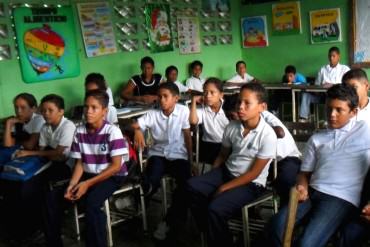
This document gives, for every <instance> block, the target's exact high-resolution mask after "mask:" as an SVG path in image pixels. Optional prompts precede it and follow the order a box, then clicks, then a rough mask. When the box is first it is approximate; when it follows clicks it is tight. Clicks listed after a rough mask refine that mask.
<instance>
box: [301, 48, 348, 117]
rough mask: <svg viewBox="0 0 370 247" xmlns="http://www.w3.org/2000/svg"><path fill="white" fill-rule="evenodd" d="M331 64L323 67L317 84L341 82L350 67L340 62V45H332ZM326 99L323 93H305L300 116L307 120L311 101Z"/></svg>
mask: <svg viewBox="0 0 370 247" xmlns="http://www.w3.org/2000/svg"><path fill="white" fill-rule="evenodd" d="M328 59H329V64H327V65H325V66H323V67H321V69H320V71H319V73H318V75H317V78H316V80H315V85H319V86H323V87H326V88H329V87H331V86H333V85H334V84H339V83H341V82H342V77H343V75H344V73H346V72H347V71H348V70H349V68H348V66H346V65H342V64H340V63H339V60H340V51H339V48H338V47H335V46H333V47H331V48H330V49H329V53H328ZM323 101H324V95H323V94H321V95H320V94H315V93H303V94H302V101H301V108H300V111H299V117H300V119H302V120H307V119H308V117H309V114H310V105H311V103H320V102H323Z"/></svg>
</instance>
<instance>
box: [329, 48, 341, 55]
mask: <svg viewBox="0 0 370 247" xmlns="http://www.w3.org/2000/svg"><path fill="white" fill-rule="evenodd" d="M332 52H336V53H337V54H340V50H339V48H338V47H336V46H333V47H331V48H330V49H329V54H330V53H332Z"/></svg>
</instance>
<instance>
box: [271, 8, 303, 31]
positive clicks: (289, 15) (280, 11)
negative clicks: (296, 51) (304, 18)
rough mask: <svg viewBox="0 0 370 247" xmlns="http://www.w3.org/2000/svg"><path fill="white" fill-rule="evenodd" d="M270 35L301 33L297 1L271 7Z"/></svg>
mask: <svg viewBox="0 0 370 247" xmlns="http://www.w3.org/2000/svg"><path fill="white" fill-rule="evenodd" d="M272 33H273V34H274V35H285V34H299V33H301V11H300V3H299V2H298V1H297V2H284V3H276V4H273V5H272Z"/></svg>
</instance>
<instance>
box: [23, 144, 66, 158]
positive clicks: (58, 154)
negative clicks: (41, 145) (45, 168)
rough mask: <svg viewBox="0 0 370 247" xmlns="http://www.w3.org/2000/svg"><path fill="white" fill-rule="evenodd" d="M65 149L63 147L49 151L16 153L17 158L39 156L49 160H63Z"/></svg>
mask: <svg viewBox="0 0 370 247" xmlns="http://www.w3.org/2000/svg"><path fill="white" fill-rule="evenodd" d="M65 149H66V147H63V146H57V147H56V148H55V149H51V150H19V151H18V152H17V153H16V156H17V157H25V156H32V155H35V156H41V157H46V158H48V159H50V160H63V159H64V158H65V156H64V154H63V153H64V150H65Z"/></svg>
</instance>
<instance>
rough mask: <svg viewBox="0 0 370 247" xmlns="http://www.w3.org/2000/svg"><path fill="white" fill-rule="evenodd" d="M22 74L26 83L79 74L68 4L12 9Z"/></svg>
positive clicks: (71, 15) (73, 31)
mask: <svg viewBox="0 0 370 247" xmlns="http://www.w3.org/2000/svg"><path fill="white" fill-rule="evenodd" d="M13 18H14V25H15V33H16V38H17V43H18V49H19V60H20V65H21V71H22V77H23V80H24V81H25V82H26V83H33V82H40V81H46V80H54V79H61V78H66V77H74V76H78V75H79V74H80V63H79V60H78V51H77V47H76V38H75V35H74V33H75V26H74V22H73V14H72V9H71V7H70V6H64V7H60V8H44V7H42V8H36V7H32V8H27V7H18V8H14V10H13Z"/></svg>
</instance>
